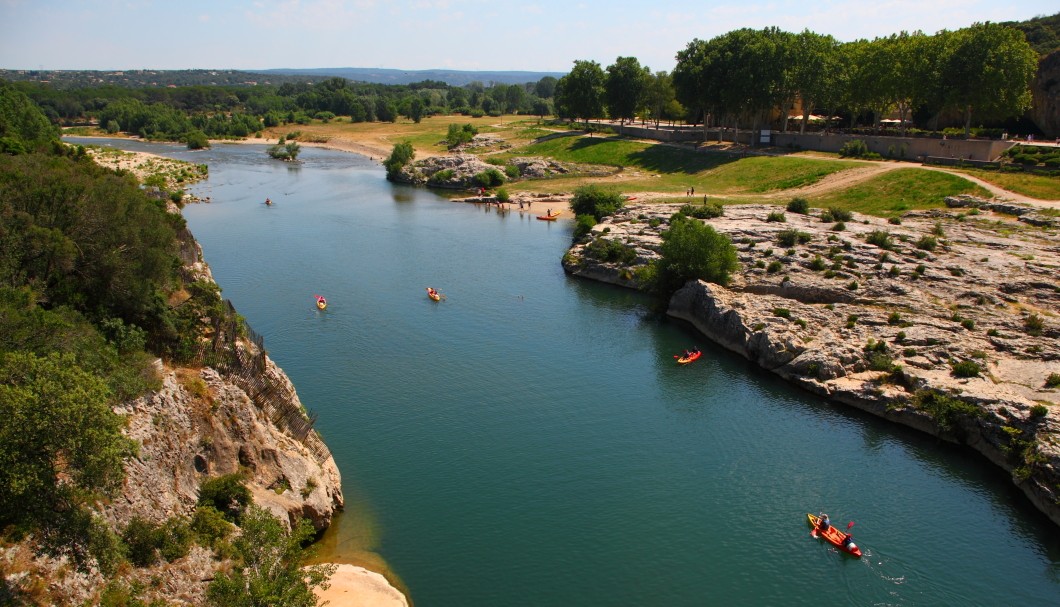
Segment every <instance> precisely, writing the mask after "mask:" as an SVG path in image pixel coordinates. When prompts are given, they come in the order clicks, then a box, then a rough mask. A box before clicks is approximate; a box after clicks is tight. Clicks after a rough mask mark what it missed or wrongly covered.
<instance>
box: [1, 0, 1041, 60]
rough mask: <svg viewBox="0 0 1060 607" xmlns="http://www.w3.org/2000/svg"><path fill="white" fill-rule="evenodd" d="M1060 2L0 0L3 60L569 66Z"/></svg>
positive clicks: (859, 34) (873, 30)
mask: <svg viewBox="0 0 1060 607" xmlns="http://www.w3.org/2000/svg"><path fill="white" fill-rule="evenodd" d="M1058 11H1060V6H1058V5H1057V3H1056V0H816V1H813V0H800V1H794V0H743V1H735V0H656V1H654V2H642V1H639V2H635V1H630V0H611V1H578V0H568V1H555V0H519V1H509V0H395V1H392V2H385V1H382V0H212V1H204V0H94V1H90V0H0V33H2V35H0V68H6V69H98V70H116V69H141V68H146V69H188V68H233V69H263V68H280V67H299V68H306V67H388V68H397V69H407V70H413V69H432V68H440V69H457V70H530V71H557V72H565V71H567V70H569V69H570V66H571V64H572V62H573V61H574V60H575V59H591V60H594V61H598V62H600V64H601V65H603V66H605V67H606V66H607V65H609V64H611V63H613V62H614V60H615V58H616V57H619V56H633V57H636V58H637V59H639V60H640V62H641V63H642V64H644V65H647V66H649V67H650V68H652V69H653V70H661V69H664V70H671V69H673V66H674V55H675V54H676V53H677V51H679V50H681V49H682V48H684V47H685V46H686V45H687V44H688V42H690V41H691V40H692V39H694V38H701V39H709V38H712V37H714V36H717V35H719V34H723V33H725V32H727V31H730V30H733V29H737V28H741V27H751V28H756V29H757V28H763V27H767V26H777V27H779V28H781V29H783V30H787V31H792V32H797V31H801V30H803V29H810V30H812V31H814V32H818V33H822V34H831V35H833V36H835V37H836V38H837V39H839V40H842V41H847V40H854V39H857V38H873V37H877V36H886V35H889V34H892V33H896V32H899V31H902V30H908V31H913V30H917V29H919V30H922V31H924V32H928V33H933V32H936V31H938V30H941V29H950V30H953V29H959V28H962V27H966V26H968V25H971V24H972V23H975V22H977V21H1019V20H1024V19H1028V18H1030V17H1034V16H1038V15H1050V14H1054V13H1056V12H1058Z"/></svg>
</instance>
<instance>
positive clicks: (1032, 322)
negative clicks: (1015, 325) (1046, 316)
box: [1023, 314, 1045, 337]
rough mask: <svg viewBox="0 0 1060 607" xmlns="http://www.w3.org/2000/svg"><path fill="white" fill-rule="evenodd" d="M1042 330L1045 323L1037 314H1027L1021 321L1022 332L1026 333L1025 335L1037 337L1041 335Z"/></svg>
mask: <svg viewBox="0 0 1060 607" xmlns="http://www.w3.org/2000/svg"><path fill="white" fill-rule="evenodd" d="M1044 329H1045V321H1044V320H1043V319H1042V317H1041V316H1038V315H1037V314H1028V315H1027V318H1024V319H1023V330H1024V331H1026V332H1027V335H1033V336H1035V337H1037V336H1039V335H1041V334H1042V331H1043V330H1044Z"/></svg>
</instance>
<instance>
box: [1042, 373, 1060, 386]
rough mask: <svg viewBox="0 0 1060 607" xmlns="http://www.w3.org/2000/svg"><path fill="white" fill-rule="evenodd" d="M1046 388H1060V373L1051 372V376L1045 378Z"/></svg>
mask: <svg viewBox="0 0 1060 607" xmlns="http://www.w3.org/2000/svg"><path fill="white" fill-rule="evenodd" d="M1045 387H1046V388H1060V373H1050V374H1049V377H1046V378H1045Z"/></svg>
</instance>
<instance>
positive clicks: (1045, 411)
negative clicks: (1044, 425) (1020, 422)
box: [1031, 405, 1049, 417]
mask: <svg viewBox="0 0 1060 607" xmlns="http://www.w3.org/2000/svg"><path fill="white" fill-rule="evenodd" d="M1046 415H1049V408H1048V407H1046V406H1045V405H1033V406H1031V417H1045V416H1046Z"/></svg>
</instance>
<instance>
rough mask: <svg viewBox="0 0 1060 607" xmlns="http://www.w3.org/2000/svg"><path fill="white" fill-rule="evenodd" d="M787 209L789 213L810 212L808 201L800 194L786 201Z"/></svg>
mask: <svg viewBox="0 0 1060 607" xmlns="http://www.w3.org/2000/svg"><path fill="white" fill-rule="evenodd" d="M787 210H788V211H789V212H791V213H799V214H800V215H806V214H808V213H809V212H810V202H809V201H808V200H806V199H805V198H802V197H801V196H796V197H795V198H792V199H791V202H789V203H788V206H787Z"/></svg>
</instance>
